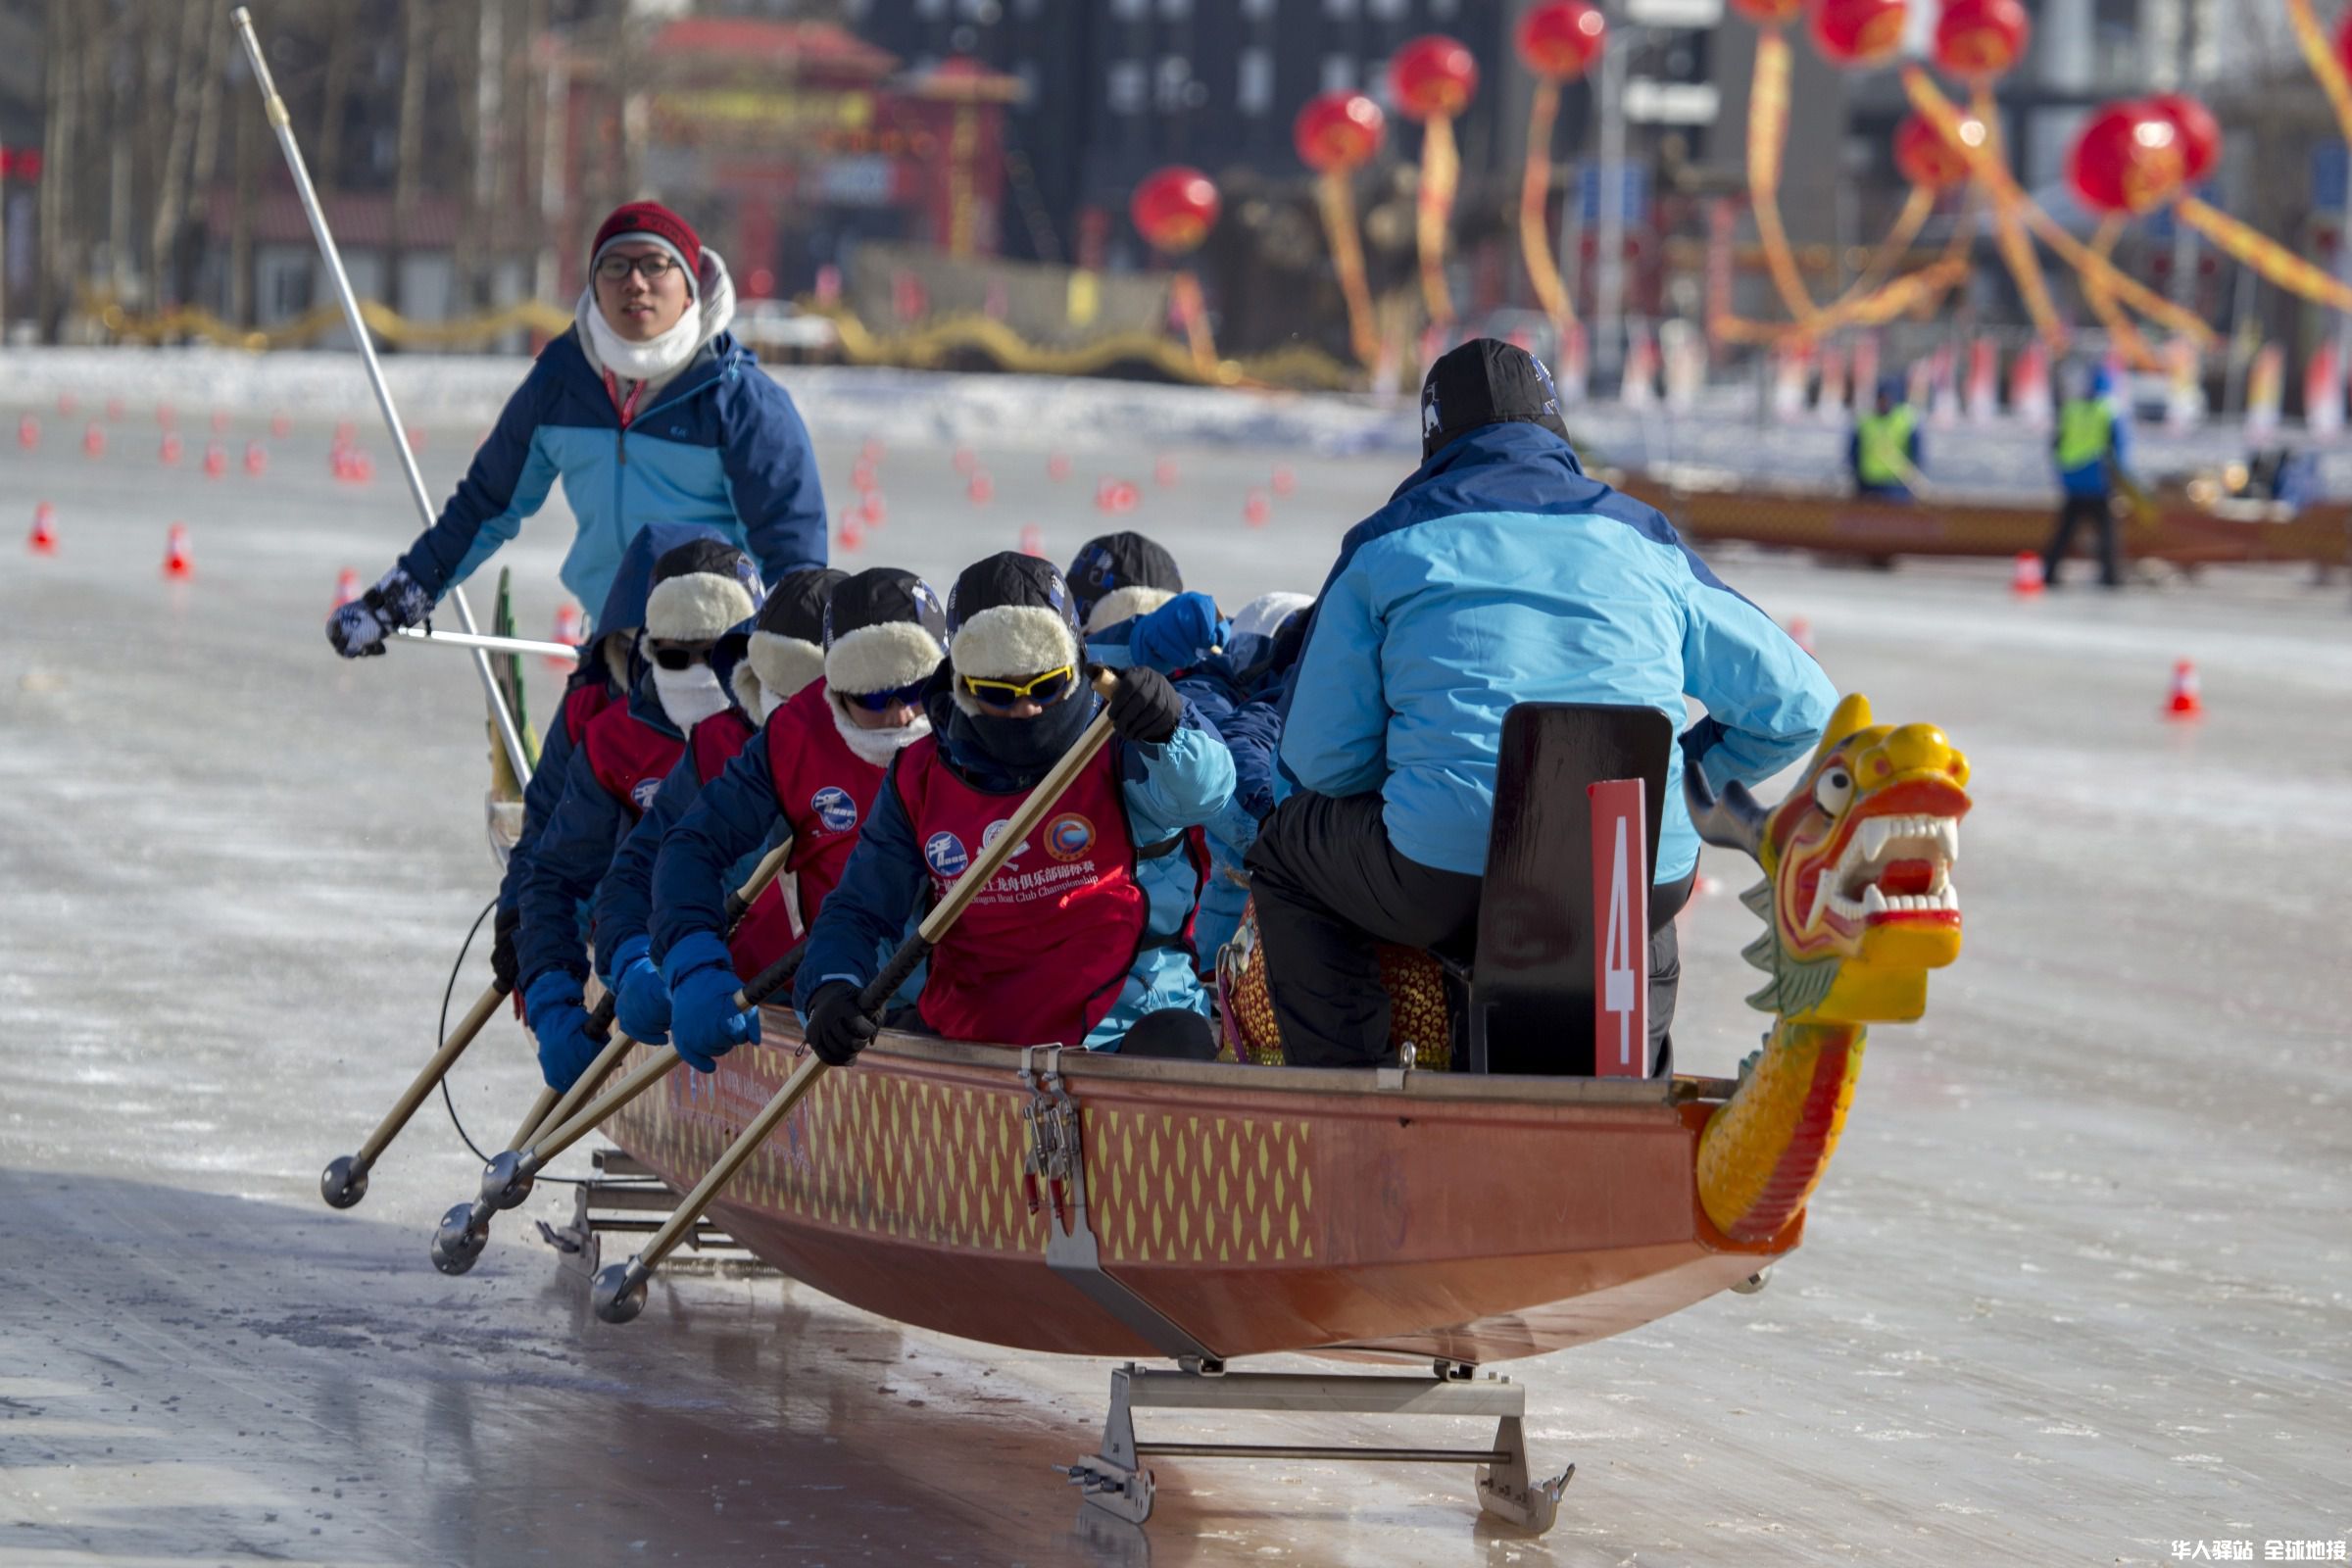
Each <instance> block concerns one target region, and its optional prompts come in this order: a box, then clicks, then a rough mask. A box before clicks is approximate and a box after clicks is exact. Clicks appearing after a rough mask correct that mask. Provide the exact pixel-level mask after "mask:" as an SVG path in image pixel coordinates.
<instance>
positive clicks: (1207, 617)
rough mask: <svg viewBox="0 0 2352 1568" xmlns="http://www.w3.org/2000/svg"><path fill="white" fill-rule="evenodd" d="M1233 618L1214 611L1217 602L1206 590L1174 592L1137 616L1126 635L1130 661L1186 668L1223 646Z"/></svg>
mask: <svg viewBox="0 0 2352 1568" xmlns="http://www.w3.org/2000/svg"><path fill="white" fill-rule="evenodd" d="M1232 632H1233V622H1231V621H1229V620H1226V619H1225V618H1223V617H1222V616H1220V615H1219V614H1218V613H1217V602H1216V601H1215V600H1214V599H1211V598H1209V597H1208V595H1206V594H1199V593H1194V594H1178V595H1177V596H1176V597H1175V598H1173V599H1171V600H1169V601H1168V602H1167V603H1166V604H1164V605H1162V606H1160V607H1159V608H1158V609H1157V610H1154V611H1152V613H1150V614H1148V615H1143V616H1140V617H1138V618H1137V620H1136V623H1135V626H1134V628H1133V629H1132V630H1131V631H1130V632H1129V633H1128V636H1127V650H1128V653H1129V655H1130V657H1132V658H1133V660H1134V662H1136V663H1139V664H1149V665H1150V666H1151V667H1152V668H1153V669H1156V670H1158V671H1159V672H1160V673H1161V674H1163V675H1164V674H1168V673H1171V672H1173V671H1175V670H1179V669H1190V668H1192V666H1193V665H1195V664H1198V663H1200V662H1201V661H1202V660H1204V659H1206V658H1207V657H1208V656H1209V655H1210V654H1211V653H1213V652H1215V651H1216V650H1217V649H1218V648H1220V647H1222V646H1224V643H1225V639H1226V638H1227V637H1229V636H1231V635H1232Z"/></svg>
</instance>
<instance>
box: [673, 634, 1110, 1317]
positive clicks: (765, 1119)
mask: <svg viewBox="0 0 2352 1568" xmlns="http://www.w3.org/2000/svg"><path fill="white" fill-rule="evenodd" d="M1095 689H1096V690H1097V691H1099V692H1101V693H1102V694H1103V696H1104V697H1105V698H1107V697H1108V696H1109V695H1110V694H1111V693H1112V692H1113V691H1115V690H1117V689H1118V682H1117V677H1116V676H1114V675H1112V674H1111V673H1110V672H1109V671H1108V670H1104V671H1103V672H1102V673H1101V674H1099V675H1097V676H1096V678H1095ZM1109 739H1110V715H1109V713H1107V712H1104V713H1101V714H1098V715H1097V716H1096V718H1095V721H1094V722H1093V723H1092V724H1090V725H1088V726H1087V729H1086V733H1085V734H1083V735H1081V736H1079V737H1078V741H1077V744H1075V745H1073V746H1072V747H1071V748H1070V749H1069V750H1068V751H1067V752H1064V753H1063V754H1062V755H1061V758H1060V760H1057V761H1056V762H1055V763H1054V765H1053V767H1051V768H1050V769H1048V770H1047V772H1046V776H1045V777H1044V778H1043V779H1040V780H1039V781H1038V785H1037V788H1035V789H1034V790H1031V791H1030V792H1029V798H1028V799H1027V800H1025V801H1023V802H1022V803H1021V807H1020V809H1019V810H1017V811H1015V812H1013V813H1012V815H1011V816H1009V817H1007V818H1006V819H1005V831H1004V832H1003V833H1001V834H999V835H998V836H997V841H996V842H995V843H994V844H991V845H989V846H988V847H986V848H985V849H983V850H982V851H981V852H980V858H978V859H976V860H974V861H973V862H972V864H971V866H970V868H969V869H967V870H966V871H965V872H964V873H963V875H962V876H960V877H958V878H957V879H956V885H955V886H954V887H952V888H950V889H948V895H947V897H946V898H944V899H942V900H940V901H939V904H938V905H937V906H936V907H934V908H933V909H932V910H931V912H930V914H929V915H927V916H925V917H924V920H923V923H922V924H921V925H920V926H918V927H916V928H915V933H914V935H912V936H910V937H908V938H907V940H906V941H905V942H902V943H900V944H899V950H898V952H896V953H894V954H892V955H891V958H890V962H888V963H886V964H884V965H883V966H882V972H881V973H880V974H878V975H876V976H874V978H873V979H871V980H869V981H868V982H866V985H865V988H864V989H863V990H862V991H860V992H858V1006H859V1008H861V1009H862V1010H863V1011H864V1012H865V1013H866V1014H867V1016H869V1017H871V1016H873V1015H875V1014H878V1013H879V1012H881V1010H882V1008H883V1006H884V1005H886V1004H887V1003H888V1002H889V1001H890V999H891V997H892V996H894V995H895V994H897V992H898V989H899V987H900V986H901V985H902V984H904V983H905V981H906V979H907V976H908V975H909V974H912V973H913V972H914V968H915V965H917V964H919V963H921V962H922V961H923V959H924V957H925V956H927V955H928V954H929V953H930V952H931V950H932V949H933V948H935V947H937V946H938V945H939V940H940V938H942V937H944V936H946V935H947V933H948V929H949V927H951V926H953V925H954V924H955V923H956V919H957V917H958V916H960V915H961V914H962V913H963V911H964V910H966V909H968V908H970V907H971V906H972V901H973V900H974V899H976V898H978V897H979V896H980V890H981V889H983V888H985V887H986V886H987V885H988V882H989V879H990V878H991V877H993V876H995V875H996V874H997V873H998V872H999V871H1001V870H1003V869H1004V868H1005V864H1006V863H1007V862H1008V861H1010V860H1011V858H1013V856H1014V855H1015V854H1017V853H1019V850H1020V847H1021V841H1022V840H1024V839H1026V838H1027V837H1028V836H1029V835H1030V834H1031V833H1032V832H1034V831H1036V829H1037V825H1038V823H1040V822H1042V821H1044V820H1045V818H1046V813H1047V812H1048V811H1051V810H1052V809H1054V806H1055V804H1057V803H1058V802H1059V801H1060V800H1061V797H1062V793H1063V792H1064V791H1065V790H1067V789H1068V788H1069V787H1070V784H1071V781H1072V780H1074V779H1076V778H1077V776H1078V774H1079V771H1080V770H1081V769H1083V768H1084V767H1085V766H1086V765H1087V763H1089V762H1091V761H1093V760H1094V759H1095V754H1096V753H1098V752H1100V751H1101V750H1103V745H1104V743H1105V742H1107V741H1108V740H1109ZM766 979H767V976H765V975H762V976H760V980H761V982H765V980H766ZM768 989H771V990H772V989H773V988H772V987H770V988H768ZM755 990H760V987H759V986H749V987H746V988H745V989H744V990H743V991H741V992H738V993H737V994H736V998H735V1000H736V1003H737V1005H740V1006H742V1007H743V1008H745V1009H746V1010H747V1011H748V1010H749V1009H750V1008H752V1007H754V1006H757V1005H759V1002H760V998H758V997H754V996H753V995H752V992H753V991H755ZM824 1073H825V1063H824V1062H823V1061H821V1060H819V1059H818V1058H817V1057H815V1056H813V1055H811V1056H810V1057H809V1059H808V1060H806V1061H804V1062H802V1063H801V1064H800V1065H799V1066H798V1067H796V1068H794V1069H793V1073H792V1076H791V1077H789V1078H787V1079H785V1080H784V1086H783V1087H782V1088H781V1089H778V1090H777V1091H776V1092H775V1094H774V1095H772V1096H770V1097H769V1099H768V1102H767V1103H766V1104H764V1105H762V1106H760V1113H759V1114H758V1115H756V1116H754V1117H753V1118H752V1119H751V1121H750V1123H749V1124H748V1125H746V1126H745V1128H744V1129H743V1131H742V1132H741V1133H739V1134H737V1135H736V1138H735V1141H734V1142H733V1143H731V1144H729V1145H728V1146H727V1148H726V1152H723V1153H721V1154H720V1155H719V1156H718V1158H717V1160H716V1161H714V1162H713V1163H712V1164H711V1168H710V1169H709V1170H707V1171H705V1172H704V1173H703V1179H702V1180H701V1181H699V1182H697V1183H695V1184H694V1191H692V1192H691V1193H688V1194H687V1195H686V1197H685V1200H684V1201H682V1202H680V1203H679V1204H678V1206H677V1209H676V1211H675V1212H673V1213H672V1214H671V1215H670V1216H669V1218H668V1219H666V1220H664V1221H662V1228H661V1229H660V1230H658V1231H656V1232H654V1235H653V1239H652V1240H650V1241H649V1242H647V1243H646V1245H645V1248H644V1250H641V1251H640V1252H639V1253H638V1254H637V1256H636V1257H635V1258H633V1259H631V1260H630V1264H629V1270H628V1272H629V1276H630V1279H631V1282H632V1283H634V1282H635V1281H638V1280H642V1279H644V1278H645V1277H646V1276H647V1275H649V1274H651V1273H652V1272H653V1271H654V1270H655V1269H657V1268H659V1267H661V1266H662V1259H663V1258H665V1257H667V1256H668V1255H669V1254H670V1252H671V1251H672V1250H674V1249H675V1248H676V1247H677V1245H678V1243H679V1242H680V1241H681V1240H683V1239H684V1237H685V1236H686V1235H687V1233H688V1232H690V1231H691V1230H693V1229H694V1226H695V1223H696V1222H697V1221H699V1220H700V1219H701V1218H702V1217H703V1211H704V1210H705V1209H707V1208H709V1207H710V1206H711V1200H712V1199H714V1198H716V1197H717V1196H718V1193H719V1190H720V1189H721V1188H723V1187H725V1186H726V1185H727V1183H729V1182H731V1181H733V1180H734V1179H735V1175H736V1173H737V1172H738V1171H740V1170H742V1169H743V1167H744V1166H745V1165H746V1164H747V1163H749V1162H750V1160H751V1157H752V1155H753V1154H755V1153H756V1152H759V1149H760V1145H761V1144H762V1143H764V1142H766V1140H767V1137H768V1135H769V1134H770V1133H772V1132H774V1131H775V1130H776V1127H777V1125H778V1124H779V1123H780V1122H782V1121H783V1120H784V1118H785V1117H786V1116H788V1115H790V1114H791V1112H792V1107H793V1106H795V1105H797V1104H799V1103H801V1100H802V1097H804V1096H806V1095H807V1094H808V1093H809V1090H810V1089H811V1088H813V1087H814V1086H815V1084H816V1081H817V1079H819V1078H821V1077H823V1076H824Z"/></svg>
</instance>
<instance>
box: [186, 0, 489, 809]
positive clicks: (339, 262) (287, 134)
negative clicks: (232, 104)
mask: <svg viewBox="0 0 2352 1568" xmlns="http://www.w3.org/2000/svg"><path fill="white" fill-rule="evenodd" d="M232 20H233V21H234V22H235V23H236V25H237V35H238V36H239V37H240V38H242V39H243V40H244V42H245V58H246V59H247V60H249V61H250V62H252V65H253V78H254V81H255V82H256V83H257V84H258V85H259V86H260V87H261V89H262V108H263V110H264V112H265V113H267V114H268V115H269V117H270V129H271V130H273V131H275V132H276V133H277V145H278V146H279V147H280V148H281V149H282V150H283V151H284V152H285V155H286V168H287V170H288V171H289V172H291V173H292V174H293V176H294V194H295V195H296V196H297V197H298V198H300V200H301V202H302V210H303V213H304V214H305V215H306V216H307V217H308V218H309V219H310V221H311V233H312V235H313V236H314V237H316V238H317V240H318V241H319V258H320V259H321V260H322V261H324V262H325V263H326V273H327V276H328V277H329V278H331V279H333V281H334V285H335V297H336V298H337V299H339V300H341V301H342V302H343V319H344V320H345V321H346V322H348V323H349V325H350V327H351V336H352V341H353V342H355V343H357V344H358V345H359V346H360V363H361V364H363V365H365V366H366V367H367V368H368V385H369V386H371V387H373V388H374V389H375V406H376V407H377V408H378V409H379V410H381V411H382V412H383V416H384V427H385V428H386V429H387V430H388V431H390V432H391V436H392V450H393V451H395V452H397V453H399V454H400V467H401V472H402V473H403V474H405V475H407V477H408V481H409V495H410V497H411V499H413V500H414V501H415V502H416V503H417V515H418V516H419V517H421V518H422V519H423V520H424V525H425V526H426V527H427V528H430V527H431V526H432V525H433V520H434V515H433V502H432V497H431V496H429V495H427V494H426V493H425V488H424V475H423V474H422V473H421V472H419V471H418V470H417V454H416V453H414V452H412V451H410V450H409V438H408V427H407V426H405V425H403V424H402V423H401V422H400V411H399V410H398V409H396V408H394V407H393V405H392V389H391V388H390V387H389V386H386V385H385V384H384V369H383V367H382V366H380V365H378V364H376V362H375V341H374V339H373V338H371V337H370V336H369V335H368V322H367V321H366V319H363V317H362V316H361V314H360V302H359V299H358V297H357V296H355V295H354V294H353V293H352V292H351V278H350V277H349V276H348V275H347V274H346V273H345V272H344V270H343V255H342V252H340V251H338V250H337V249H336V248H335V236H334V234H333V233H332V232H331V231H329V230H328V228H327V226H326V211H325V209H323V208H322V207H320V206H319V192H318V191H317V190H316V189H314V188H313V187H312V185H311V172H310V170H309V168H308V167H307V166H305V165H304V163H303V161H302V149H301V147H299V146H298V145H296V143H295V140H294V123H293V121H292V120H291V118H289V117H288V115H287V114H286V101H285V100H284V99H283V98H280V97H279V96H278V95H277V83H276V82H275V81H274V80H273V79H271V77H270V63H269V61H267V60H265V59H264V58H262V42H261V40H260V39H259V38H257V37H255V36H254V31H253V13H252V12H250V11H248V10H247V9H246V8H245V7H243V6H239V7H237V9H236V11H235V12H234V13H233V14H232ZM449 602H450V604H451V605H453V606H455V607H456V609H457V612H458V621H459V624H461V625H462V626H464V627H465V628H466V635H467V636H477V635H479V633H480V628H479V627H478V626H476V625H475V624H474V620H473V608H472V607H471V606H470V605H468V604H466V590H465V589H463V588H460V587H456V586H454V585H453V586H452V587H451V588H450V590H449ZM473 669H474V673H475V674H476V675H478V676H480V677H481V682H482V692H483V695H485V696H487V697H488V698H489V699H490V716H491V718H492V719H493V720H494V721H495V722H496V723H497V725H498V736H499V739H500V741H502V742H503V743H504V744H505V746H506V748H507V759H508V760H509V761H511V762H512V763H514V765H515V778H516V779H517V780H518V781H520V782H521V783H523V784H528V783H530V781H531V760H530V755H529V753H527V752H526V751H525V750H524V749H523V744H522V735H521V732H520V731H518V730H516V729H515V715H514V714H513V713H511V712H509V711H507V702H506V699H505V698H504V697H503V696H501V695H500V694H499V690H498V679H497V677H496V676H494V675H493V674H491V672H490V656H489V655H488V654H487V653H485V652H483V651H482V650H481V649H479V648H476V649H474V650H473Z"/></svg>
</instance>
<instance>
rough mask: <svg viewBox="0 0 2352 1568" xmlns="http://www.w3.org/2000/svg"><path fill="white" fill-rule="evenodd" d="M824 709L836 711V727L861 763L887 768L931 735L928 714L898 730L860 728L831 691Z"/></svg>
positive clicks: (834, 723)
mask: <svg viewBox="0 0 2352 1568" xmlns="http://www.w3.org/2000/svg"><path fill="white" fill-rule="evenodd" d="M825 706H826V707H827V708H830V709H831V710H833V727H834V728H835V729H837V730H839V731H840V732H841V738H842V740H843V741H845V742H846V743H848V745H849V748H850V751H851V752H852V753H853V754H855V755H856V756H857V758H858V760H859V761H864V762H871V763H873V764H874V765H875V766H876V767H887V766H889V765H890V760H891V759H892V758H894V757H896V756H898V755H899V753H901V752H903V751H905V750H906V749H907V747H909V746H912V745H913V744H914V743H915V742H916V741H919V740H921V739H922V738H923V737H924V736H926V735H928V734H930V733H931V719H930V717H929V715H927V714H923V713H917V714H915V715H914V717H913V719H912V720H911V721H909V722H908V723H906V724H904V725H902V726H900V727H899V728H897V729H859V728H858V723H857V720H855V719H853V718H851V717H850V715H849V712H848V711H847V710H845V709H844V708H843V707H842V706H841V699H840V698H839V697H836V696H834V695H833V694H832V693H830V692H828V693H826V694H825Z"/></svg>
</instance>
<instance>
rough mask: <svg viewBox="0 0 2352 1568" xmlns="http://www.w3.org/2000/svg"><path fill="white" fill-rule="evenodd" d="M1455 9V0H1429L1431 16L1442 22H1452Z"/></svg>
mask: <svg viewBox="0 0 2352 1568" xmlns="http://www.w3.org/2000/svg"><path fill="white" fill-rule="evenodd" d="M1455 9H1456V8H1455V4H1454V0H1429V14H1430V15H1431V16H1433V17H1435V18H1437V20H1438V21H1440V22H1447V21H1451V20H1452V17H1453V13H1454V11H1455Z"/></svg>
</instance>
